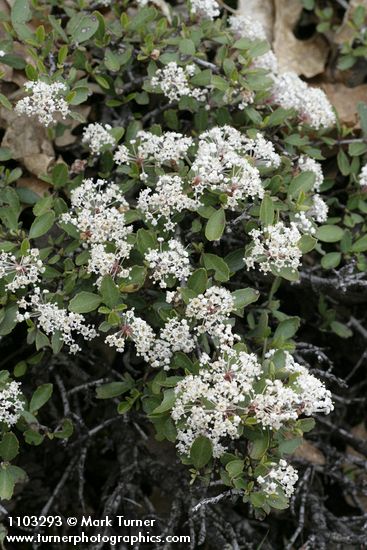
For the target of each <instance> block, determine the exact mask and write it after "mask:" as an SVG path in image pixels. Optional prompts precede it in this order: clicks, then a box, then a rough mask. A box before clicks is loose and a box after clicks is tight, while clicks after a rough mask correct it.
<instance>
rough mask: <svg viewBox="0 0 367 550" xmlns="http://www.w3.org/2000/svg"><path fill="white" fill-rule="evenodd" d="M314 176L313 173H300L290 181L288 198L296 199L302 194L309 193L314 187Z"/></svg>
mask: <svg viewBox="0 0 367 550" xmlns="http://www.w3.org/2000/svg"><path fill="white" fill-rule="evenodd" d="M315 179H316V176H315V174H314V173H313V172H301V173H300V174H298V176H296V177H295V178H293V179H292V181H291V182H290V184H289V187H288V193H287V194H288V197H298V195H299V194H300V193H301V192H303V193H307V192H308V191H311V189H312V188H313V186H314V185H315Z"/></svg>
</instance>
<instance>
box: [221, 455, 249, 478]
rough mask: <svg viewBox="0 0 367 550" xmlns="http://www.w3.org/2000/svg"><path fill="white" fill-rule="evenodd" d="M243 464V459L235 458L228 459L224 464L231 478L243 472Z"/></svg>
mask: <svg viewBox="0 0 367 550" xmlns="http://www.w3.org/2000/svg"><path fill="white" fill-rule="evenodd" d="M244 466H245V461H244V460H240V459H236V460H230V461H229V462H227V464H226V470H227V472H228V475H229V477H230V478H231V479H233V478H235V477H238V476H240V475H241V474H242V473H243V469H244Z"/></svg>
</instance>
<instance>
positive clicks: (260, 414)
mask: <svg viewBox="0 0 367 550" xmlns="http://www.w3.org/2000/svg"><path fill="white" fill-rule="evenodd" d="M284 353H285V370H286V371H288V372H289V373H290V374H291V375H293V376H292V380H291V381H290V382H289V383H287V384H285V383H284V382H283V381H282V380H280V379H276V380H266V387H265V389H264V391H263V393H261V394H258V395H255V396H254V399H253V401H252V404H251V408H252V409H253V410H254V412H255V416H256V418H257V420H258V421H259V422H260V423H261V424H262V425H263V426H269V427H271V428H272V429H273V430H279V429H280V428H282V427H283V426H284V425H285V424H287V422H290V421H294V420H297V418H298V417H299V416H300V415H302V414H304V415H306V416H311V415H313V414H315V413H325V414H329V413H330V412H331V411H332V410H333V404H332V400H331V394H330V391H329V390H327V389H326V388H325V385H324V384H323V383H322V382H321V381H320V380H318V379H317V378H316V377H315V376H313V375H312V374H310V373H309V372H308V370H307V369H306V368H305V367H304V366H302V365H300V364H298V363H296V362H295V361H294V359H293V357H292V356H291V354H290V353H289V352H284ZM271 356H272V353H270V354H268V357H271Z"/></svg>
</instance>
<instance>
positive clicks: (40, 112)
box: [15, 80, 70, 126]
mask: <svg viewBox="0 0 367 550" xmlns="http://www.w3.org/2000/svg"><path fill="white" fill-rule="evenodd" d="M24 87H25V89H26V91H27V92H28V93H30V94H32V95H30V96H27V97H24V98H23V99H21V100H19V101H18V103H17V104H16V106H15V112H16V113H18V114H22V115H26V116H28V117H36V118H37V119H38V121H39V122H40V124H42V125H43V126H49V125H50V124H52V123H55V122H57V120H56V118H55V116H56V115H57V114H59V115H60V116H61V117H62V118H66V117H67V116H68V115H69V113H70V110H69V106H68V104H67V102H66V101H65V99H64V97H63V95H64V93H65V92H66V90H67V87H66V86H65V84H63V83H62V82H53V83H52V84H46V82H42V81H41V80H37V81H36V82H26V83H25V85H24Z"/></svg>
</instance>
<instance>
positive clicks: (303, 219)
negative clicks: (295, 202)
mask: <svg viewBox="0 0 367 550" xmlns="http://www.w3.org/2000/svg"><path fill="white" fill-rule="evenodd" d="M294 223H295V224H296V225H297V227H298V229H299V231H301V233H305V234H306V235H314V234H315V233H316V228H315V227H314V225H313V223H312V221H311V220H310V219H309V218H308V217H307V215H306V213H305V212H297V214H296V215H295V222H294Z"/></svg>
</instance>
